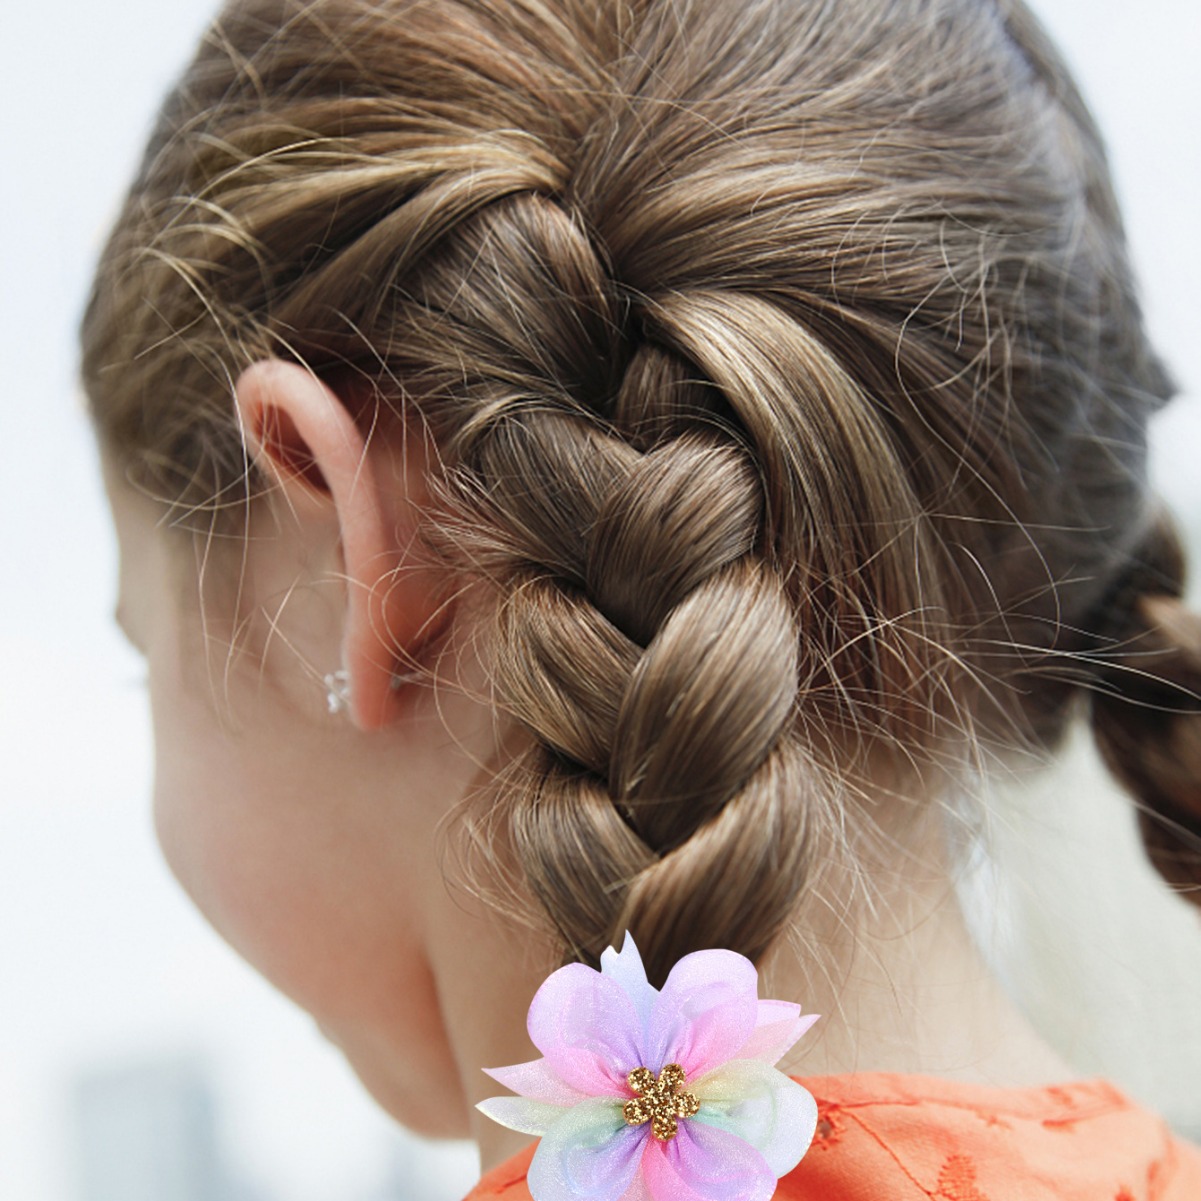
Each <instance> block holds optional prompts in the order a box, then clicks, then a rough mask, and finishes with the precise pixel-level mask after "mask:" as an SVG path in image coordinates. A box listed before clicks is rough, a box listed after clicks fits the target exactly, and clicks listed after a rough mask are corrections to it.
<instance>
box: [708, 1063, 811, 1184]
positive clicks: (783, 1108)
mask: <svg viewBox="0 0 1201 1201" xmlns="http://www.w3.org/2000/svg"><path fill="white" fill-rule="evenodd" d="M690 1087H691V1088H692V1091H693V1093H694V1094H695V1095H696V1098H697V1100H698V1101H700V1103H701V1108H700V1111H699V1112H698V1113H697V1115H696V1117H695V1118H693V1119H692V1121H693V1122H694V1123H700V1124H703V1125H705V1126H711V1127H714V1128H716V1129H718V1130H724V1131H725V1132H726V1133H727V1134H732V1135H734V1136H736V1137H737V1138H739V1139H741V1140H742V1141H743V1142H745V1143H748V1144H750V1146H752V1147H754V1148H755V1150H756V1151H758V1152H759V1154H760V1155H762V1156H763V1158H764V1160H765V1161H766V1162H767V1165H768V1167H770V1168H771V1170H772V1171H773V1172H774V1173H775V1174H776V1175H777V1176H784V1175H786V1174H787V1173H789V1172H791V1171H792V1169H793V1168H795V1167H796V1166H797V1164H798V1163H800V1162H801V1158H802V1156H803V1155H804V1154H805V1152H806V1151H808V1150H809V1144H810V1143H811V1142H812V1141H813V1135H814V1132H815V1131H816V1129H817V1102H816V1101H814V1099H813V1097H812V1095H811V1094H810V1093H809V1091H808V1090H807V1089H805V1088H802V1087H801V1086H800V1085H799V1084H797V1082H796V1081H795V1080H792V1079H790V1078H789V1077H788V1076H785V1075H784V1073H783V1072H778V1071H776V1069H775V1068H772V1067H768V1066H767V1065H766V1064H765V1063H762V1062H761V1061H760V1060H758V1059H735V1060H734V1061H733V1062H731V1063H727V1064H723V1065H722V1066H721V1067H719V1068H717V1069H715V1070H714V1071H712V1072H710V1073H709V1074H708V1075H707V1076H703V1077H702V1078H701V1079H700V1080H697V1081H694V1082H693V1083H692V1084H691V1086H690Z"/></svg>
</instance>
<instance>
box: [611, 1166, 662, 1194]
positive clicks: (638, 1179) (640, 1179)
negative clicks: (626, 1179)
mask: <svg viewBox="0 0 1201 1201" xmlns="http://www.w3.org/2000/svg"><path fill="white" fill-rule="evenodd" d="M640 1162H641V1161H640ZM618 1201H655V1199H654V1197H652V1196H651V1191H650V1189H649V1188H648V1187H647V1184H646V1177H645V1176H643V1174H642V1173H641V1172H637V1173H635V1175H634V1179H633V1180H631V1181H630V1187H629V1188H628V1189H626V1191H625V1192H624V1193H622V1194H621V1196H620V1197H619V1198H618Z"/></svg>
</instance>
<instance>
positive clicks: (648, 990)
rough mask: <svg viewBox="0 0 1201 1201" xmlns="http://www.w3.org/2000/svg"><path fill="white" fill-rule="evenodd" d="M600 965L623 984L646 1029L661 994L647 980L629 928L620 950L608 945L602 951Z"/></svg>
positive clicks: (612, 978) (607, 974)
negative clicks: (656, 1000)
mask: <svg viewBox="0 0 1201 1201" xmlns="http://www.w3.org/2000/svg"><path fill="white" fill-rule="evenodd" d="M600 966H601V971H602V972H603V973H604V974H605V975H606V976H608V977H609V979H611V980H615V981H616V982H617V983H618V984H620V985H621V987H622V989H623V990H624V992H625V994H626V996H627V997H629V998H630V1001H631V1002H632V1004H633V1006H634V1008H635V1010H637V1012H638V1017H639V1020H640V1021H641V1022H642V1028H643V1030H645V1029H646V1028H647V1026H649V1025H650V1020H651V1014H652V1012H653V1011H654V1008H655V998H656V997H657V996H658V995H659V990H658V989H657V988H655V987H654V986H653V985H652V984H651V983H650V982H649V981H648V980H647V978H646V968H644V967H643V966H642V956H641V955H639V954H638V948H637V947H636V946H635V945H634V940H633V939H632V938H631V937H630V932H629V931H628V930H627V931H626V936H625V941H624V942H623V943H622V944H621V950H620V951H615V950H614V949H613V948H612V947H607V948H606V949H605V950H604V951H603V952H602V953H601V957H600Z"/></svg>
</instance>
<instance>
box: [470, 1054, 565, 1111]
mask: <svg viewBox="0 0 1201 1201" xmlns="http://www.w3.org/2000/svg"><path fill="white" fill-rule="evenodd" d="M484 1075H486V1076H491V1077H492V1079H493V1080H495V1081H496V1082H497V1083H498V1084H503V1085H504V1086H505V1088H507V1089H510V1090H512V1091H513V1092H515V1093H516V1094H517V1095H518V1096H520V1097H529V1098H530V1100H531V1101H543V1102H545V1103H546V1104H547V1105H577V1104H579V1102H581V1101H586V1100H587V1099H588V1094H587V1093H582V1092H580V1090H579V1089H576V1088H572V1087H571V1085H570V1084H567V1083H565V1082H564V1081H563V1080H561V1079H560V1078H559V1076H558V1075H556V1073H555V1072H554V1070H553V1069H552V1068H551V1066H550V1064H549V1063H547V1061H546V1060H545V1059H535V1060H534V1061H533V1062H532V1063H515V1064H513V1065H512V1067H507V1068H484Z"/></svg>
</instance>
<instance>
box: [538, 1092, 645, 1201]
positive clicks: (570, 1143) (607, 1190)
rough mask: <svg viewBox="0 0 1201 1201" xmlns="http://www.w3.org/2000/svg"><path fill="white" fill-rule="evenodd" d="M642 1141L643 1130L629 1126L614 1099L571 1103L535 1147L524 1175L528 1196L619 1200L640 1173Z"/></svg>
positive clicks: (552, 1200)
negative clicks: (573, 1104)
mask: <svg viewBox="0 0 1201 1201" xmlns="http://www.w3.org/2000/svg"><path fill="white" fill-rule="evenodd" d="M645 1141H646V1133H645V1131H644V1130H642V1129H640V1128H638V1127H636V1126H627V1125H626V1122H625V1119H624V1118H623V1117H622V1115H621V1106H620V1105H619V1104H618V1103H617V1102H615V1101H611V1100H593V1101H584V1102H582V1103H581V1104H579V1105H576V1106H573V1107H572V1108H571V1109H568V1110H566V1111H563V1112H562V1116H561V1117H560V1118H559V1120H558V1121H557V1122H555V1123H554V1124H553V1125H552V1126H551V1127H550V1128H549V1129H548V1130H547V1132H546V1133H545V1134H544V1135H543V1136H542V1141H541V1142H540V1143H539V1144H538V1149H537V1151H535V1152H534V1158H533V1160H532V1162H531V1163H530V1168H529V1172H528V1173H527V1174H526V1184H527V1185H528V1187H529V1190H530V1195H531V1196H532V1197H534V1198H535V1201H623V1198H624V1195H625V1194H626V1193H627V1192H628V1191H629V1189H630V1187H631V1185H632V1184H633V1183H634V1180H635V1178H636V1177H637V1175H638V1168H639V1166H640V1164H641V1161H642V1148H643V1143H644V1142H645ZM634 1195H635V1196H637V1193H635V1194H634Z"/></svg>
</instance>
